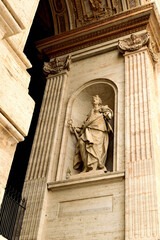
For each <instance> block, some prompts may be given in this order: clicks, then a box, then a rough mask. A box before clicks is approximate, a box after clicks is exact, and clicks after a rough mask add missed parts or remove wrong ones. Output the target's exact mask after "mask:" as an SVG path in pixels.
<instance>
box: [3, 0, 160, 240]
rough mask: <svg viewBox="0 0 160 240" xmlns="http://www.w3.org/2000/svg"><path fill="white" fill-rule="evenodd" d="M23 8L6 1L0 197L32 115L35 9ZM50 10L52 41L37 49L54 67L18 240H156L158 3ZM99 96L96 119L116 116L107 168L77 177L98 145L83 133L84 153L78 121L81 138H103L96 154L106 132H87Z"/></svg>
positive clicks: (56, 5) (95, 3) (62, 4)
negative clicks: (30, 40) (28, 48)
mask: <svg viewBox="0 0 160 240" xmlns="http://www.w3.org/2000/svg"><path fill="white" fill-rule="evenodd" d="M22 2H23V3H22ZM22 2H14V1H12V2H9V1H3V3H1V8H2V20H1V25H2V26H1V28H2V31H1V32H2V34H1V36H2V37H1V38H2V40H1V45H0V46H1V49H2V51H1V58H2V64H1V71H2V73H3V74H2V76H3V78H2V79H3V80H2V79H1V81H2V82H1V90H0V91H1V94H0V95H1V96H0V97H1V101H0V104H1V108H0V109H1V142H0V144H1V148H0V151H1V152H2V158H1V161H2V164H1V166H2V168H1V199H2V196H3V192H4V188H5V185H6V181H7V177H8V173H9V169H10V165H11V162H12V158H13V155H14V151H15V148H16V145H17V143H18V142H20V141H23V140H24V137H25V136H26V135H27V133H28V129H29V125H30V121H31V117H32V114H33V108H34V102H33V100H32V99H31V98H30V96H29V95H28V92H27V89H28V84H29V75H28V73H27V72H26V69H27V68H29V67H30V64H29V61H28V60H27V59H26V57H25V55H24V53H23V48H24V45H25V42H26V39H27V36H28V33H29V30H30V27H31V24H32V21H33V18H34V15H35V12H36V9H37V6H38V1H22ZM49 4H50V8H51V12H52V16H53V21H54V27H55V36H52V37H50V38H47V39H43V40H40V41H38V42H36V47H37V49H38V51H39V53H40V55H41V57H42V58H43V59H48V61H46V60H44V73H45V75H46V88H45V92H44V96H43V101H42V106H41V111H40V115H39V120H38V124H37V129H36V133H35V137H34V142H33V146H32V151H31V154H30V159H29V164H28V169H27V174H26V178H25V183H24V188H23V196H24V197H25V198H26V199H27V208H26V213H25V216H24V221H23V226H22V231H21V236H20V239H21V240H24V239H27V240H29V239H47V240H49V239H55V240H57V239H60V240H62V239H73V240H74V239H76V240H77V239H79V240H82V239H84V240H93V239H95V240H97V239H102V240H103V239H119V240H122V239H126V240H134V239H138V240H140V239H143V240H146V239H149V240H152V239H153V240H158V239H160V226H159V224H160V205H159V203H160V195H159V184H160V179H159V178H160V175H159V168H160V161H159V152H160V142H159V141H160V130H159V128H160V127H159V123H160V118H159V116H160V110H159V97H160V93H159V89H160V87H159V78H160V65H159V61H158V60H159V48H160V38H159V36H160V26H159V25H160V22H159V1H157V2H152V1H150V2H149V1H137V0H119V1H115V0H83V1H82V0H72V1H67V0H66V1H49ZM11 86H12V87H11ZM96 95H98V96H99V97H100V98H101V100H102V103H101V105H102V106H101V110H98V114H99V115H101V114H102V107H106V106H107V107H106V108H109V109H110V111H111V112H112V113H113V116H112V118H111V119H110V121H109V124H110V125H107V126H111V128H112V129H113V132H112V133H109V131H108V135H107V136H109V145H108V149H107V158H105V163H104V165H105V170H104V168H102V167H100V164H99V165H97V166H96V169H92V167H90V166H91V165H88V166H87V167H88V168H87V170H85V171H84V169H85V168H83V167H82V169H81V168H78V170H77V169H75V168H74V159H75V157H76V156H77V155H78V154H79V155H78V156H79V158H80V160H81V163H83V164H84V165H85V161H84V160H83V159H84V158H83V156H82V155H83V153H84V151H86V152H87V154H88V152H89V150H88V148H91V145H92V146H93V144H94V140H93V139H92V140H93V142H91V144H90V145H89V146H88V145H87V144H88V142H89V140H88V139H89V137H88V135H87V134H89V133H88V132H87V133H86V132H85V134H86V135H85V137H86V139H87V140H86V139H85V140H84V138H83V139H82V140H83V141H82V142H85V150H82V148H81V144H80V143H81V141H80V138H82V137H81V136H83V134H82V135H78V137H77V139H76V137H75V136H74V134H73V133H72V132H74V131H72V132H71V131H70V127H71V128H72V126H71V125H72V122H73V124H74V126H75V127H81V126H82V128H81V129H83V131H86V129H89V131H91V129H92V130H93V129H94V130H95V131H99V130H100V134H99V132H96V134H95V135H96V136H94V137H95V138H96V140H95V141H99V143H97V146H99V145H98V144H101V143H102V141H103V140H102V137H101V135H102V134H101V133H102V132H103V133H104V132H105V131H106V130H104V129H103V130H102V129H99V128H100V123H98V128H97V127H95V125H94V126H92V127H91V125H85V128H84V126H83V122H84V121H85V119H86V116H87V114H88V113H89V112H90V110H91V109H92V104H91V103H92V97H93V96H96ZM103 109H104V108H103ZM91 116H92V115H91ZM101 116H102V115H101ZM103 116H104V115H103ZM71 120H72V121H71ZM91 123H93V120H92V121H91ZM87 127H88V128H87ZM74 129H76V128H74V127H73V128H72V130H74ZM76 131H77V130H76ZM87 131H88V130H87ZM76 133H77V132H76ZM98 134H99V135H98ZM92 136H93V135H92ZM86 142H87V143H86ZM78 144H79V145H78ZM86 146H88V147H86ZM86 148H87V150H86ZM77 149H78V151H77ZM83 149H84V148H83ZM97 149H98V148H97ZM97 149H94V153H93V152H92V153H91V156H92V160H93V156H94V155H95V152H96V154H98V153H97V151H98V150H97ZM100 149H102V145H101V147H100ZM100 151H101V150H100ZM105 151H106V150H105ZM86 152H85V154H86ZM87 156H89V155H87ZM96 156H97V155H96ZM87 159H88V158H87ZM96 159H99V158H96ZM87 161H89V160H87ZM96 161H100V160H96ZM93 162H94V160H93ZM81 163H80V164H81ZM94 163H95V162H94ZM80 166H81V165H80ZM98 166H99V167H98ZM106 168H107V170H106Z"/></svg>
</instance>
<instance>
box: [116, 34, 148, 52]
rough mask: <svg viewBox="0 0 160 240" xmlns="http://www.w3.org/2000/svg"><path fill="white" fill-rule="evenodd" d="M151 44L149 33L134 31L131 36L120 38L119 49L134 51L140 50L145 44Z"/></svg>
mask: <svg viewBox="0 0 160 240" xmlns="http://www.w3.org/2000/svg"><path fill="white" fill-rule="evenodd" d="M148 44H149V34H148V33H145V34H141V35H136V34H134V33H132V34H131V36H130V37H129V38H127V39H124V40H119V42H118V49H119V51H120V52H122V53H124V52H126V51H128V52H133V51H136V50H139V49H140V48H142V47H143V46H145V45H147V46H148Z"/></svg>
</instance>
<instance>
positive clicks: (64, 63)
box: [43, 56, 71, 75]
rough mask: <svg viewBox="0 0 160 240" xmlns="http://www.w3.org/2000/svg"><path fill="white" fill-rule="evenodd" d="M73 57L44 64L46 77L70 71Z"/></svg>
mask: <svg viewBox="0 0 160 240" xmlns="http://www.w3.org/2000/svg"><path fill="white" fill-rule="evenodd" d="M70 62H71V57H70V56H67V57H56V58H54V59H52V60H50V62H44V66H43V71H44V73H45V74H46V75H48V74H57V73H60V72H61V71H63V70H68V71H69V70H70Z"/></svg>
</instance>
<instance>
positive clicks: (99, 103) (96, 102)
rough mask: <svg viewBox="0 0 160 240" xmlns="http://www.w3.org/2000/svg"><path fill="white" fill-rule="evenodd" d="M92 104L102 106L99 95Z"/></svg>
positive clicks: (94, 97)
mask: <svg viewBox="0 0 160 240" xmlns="http://www.w3.org/2000/svg"><path fill="white" fill-rule="evenodd" d="M92 103H93V105H95V104H96V105H101V104H102V100H101V99H100V97H99V96H98V95H95V96H93V99H92Z"/></svg>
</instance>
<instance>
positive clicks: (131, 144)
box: [119, 35, 159, 240]
mask: <svg viewBox="0 0 160 240" xmlns="http://www.w3.org/2000/svg"><path fill="white" fill-rule="evenodd" d="M146 36H147V35H146ZM140 38H141V39H140ZM144 39H146V40H145V42H143V44H142V41H141V40H144ZM148 40H149V38H148V36H147V38H146V37H145V36H144V35H141V36H140V37H139V36H135V37H133V38H132V37H131V39H130V40H125V41H124V42H123V41H120V42H119V47H120V50H122V51H124V52H125V54H124V58H125V174H126V175H125V231H126V232H125V239H126V240H133V239H138V240H140V239H145V240H146V239H150V240H151V239H155V240H156V239H158V237H159V218H158V201H157V188H156V174H155V165H156V163H155V161H156V160H155V156H154V146H153V132H152V117H153V109H152V97H151V95H152V94H153V93H151V92H152V91H153V89H152V86H151V84H152V81H154V74H153V72H154V70H153V66H154V63H153V61H152V59H151V55H150V52H149V50H148V47H147V45H148ZM134 41H135V42H134ZM126 43H127V44H128V46H127V44H126ZM124 45H125V47H124ZM128 47H129V48H128ZM124 48H125V49H124Z"/></svg>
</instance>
